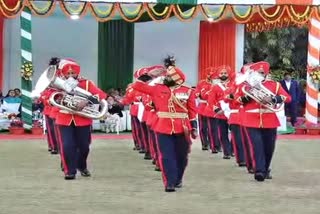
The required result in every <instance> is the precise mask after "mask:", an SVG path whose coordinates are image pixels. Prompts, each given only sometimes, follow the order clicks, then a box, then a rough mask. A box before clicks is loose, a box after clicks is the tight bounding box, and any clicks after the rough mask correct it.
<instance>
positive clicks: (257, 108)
mask: <svg viewBox="0 0 320 214" xmlns="http://www.w3.org/2000/svg"><path fill="white" fill-rule="evenodd" d="M250 69H251V70H253V71H254V72H258V73H259V74H261V76H262V77H263V78H264V80H263V81H262V82H261V83H262V85H263V86H264V87H265V88H266V89H267V90H269V91H271V92H272V93H273V94H274V95H270V96H265V97H264V98H263V99H262V101H261V103H259V102H257V101H255V100H254V99H252V98H250V97H249V96H248V95H246V94H244V93H243V92H242V90H240V92H239V94H238V95H237V96H236V97H237V100H238V101H239V102H240V103H241V104H242V105H243V106H244V109H243V113H242V114H241V120H242V125H243V126H244V127H245V134H246V137H247V138H248V141H249V144H250V146H251V149H252V151H253V153H252V156H253V157H252V159H253V167H254V170H255V173H254V178H255V180H257V181H264V180H265V179H271V174H270V168H269V167H270V164H271V160H272V156H273V152H274V149H275V142H276V137H277V127H278V126H280V123H279V120H278V117H277V115H276V113H275V112H274V111H273V110H271V109H269V108H267V107H266V105H267V103H272V104H274V105H276V104H281V103H284V102H290V100H291V97H290V96H289V95H288V94H287V93H286V91H285V90H284V89H283V88H282V87H281V85H280V83H278V82H275V81H272V80H267V79H266V76H267V75H268V74H269V72H270V65H269V63H268V62H263V61H262V62H257V63H253V64H251V65H250ZM242 87H247V86H242ZM262 90H263V89H262ZM248 93H249V92H248Z"/></svg>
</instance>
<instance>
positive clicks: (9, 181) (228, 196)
mask: <svg viewBox="0 0 320 214" xmlns="http://www.w3.org/2000/svg"><path fill="white" fill-rule="evenodd" d="M319 151H320V142H317V141H304V142H299V141H290V142H289V141H279V143H278V146H277V151H276V154H275V159H274V161H273V177H274V179H273V180H271V181H267V182H264V183H257V182H255V181H254V180H253V178H252V175H249V174H247V173H246V172H245V169H243V168H238V167H236V166H235V164H234V160H223V159H222V157H221V155H212V154H210V153H209V152H203V151H200V145H199V142H195V143H194V145H193V151H192V154H191V157H190V163H189V166H188V169H187V172H186V175H185V182H184V187H183V189H181V190H179V191H178V192H176V193H165V192H164V191H163V186H162V181H161V176H160V173H159V172H155V171H153V165H151V163H150V161H146V160H143V158H142V155H141V154H138V153H137V152H135V151H133V150H132V145H131V142H129V141H127V140H117V141H110V140H109V141H104V140H97V141H94V142H93V146H92V152H91V156H90V160H89V164H90V170H91V172H92V174H93V176H92V177H91V178H89V179H87V178H82V177H80V176H79V177H78V179H77V180H75V181H65V180H64V179H63V175H62V172H61V171H60V170H59V158H58V156H53V155H49V154H48V152H47V151H46V144H45V142H44V141H41V140H35V141H31V140H30V141H23V140H21V141H13V142H8V141H1V143H0V169H1V172H0V213H1V214H2V213H3V214H45V213H50V214H51V213H52V214H53V213H57V214H58V213H59V214H62V213H77V214H100V213H101V214H105V213H111V214H122V213H123V214H130V213H133V214H160V213H163V214H171V213H175V214H180V213H181V214H197V213H199V214H202V213H203V214H206V213H208V214H211V213H213V214H231V213H236V214H242V213H244V214H251V213H252V214H257V213H261V214H271V213H280V214H284V213H288V214H296V213H297V214H308V213H314V214H318V213H320V211H319V210H320V155H319V153H320V152H319Z"/></svg>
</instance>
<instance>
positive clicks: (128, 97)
mask: <svg viewBox="0 0 320 214" xmlns="http://www.w3.org/2000/svg"><path fill="white" fill-rule="evenodd" d="M140 101H141V93H140V92H138V91H137V90H134V89H133V88H132V86H129V87H128V88H127V90H126V94H125V95H124V98H123V99H122V101H121V103H122V104H123V105H131V106H130V115H131V116H134V117H136V116H138V109H139V102H140Z"/></svg>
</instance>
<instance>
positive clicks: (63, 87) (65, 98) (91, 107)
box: [31, 65, 108, 119]
mask: <svg viewBox="0 0 320 214" xmlns="http://www.w3.org/2000/svg"><path fill="white" fill-rule="evenodd" d="M49 86H50V87H52V88H55V89H60V90H58V91H57V92H54V93H53V94H52V95H51V96H50V98H49V102H50V103H51V104H52V105H53V106H56V107H58V108H60V109H61V110H62V111H65V112H67V113H72V114H77V115H80V116H83V117H86V118H90V119H100V118H102V117H103V116H104V115H105V114H106V113H107V111H108V103H107V101H106V100H100V103H99V104H98V103H97V104H95V103H93V102H92V101H90V98H92V97H94V96H93V95H92V94H91V93H90V92H88V91H86V90H84V89H82V88H80V87H78V86H77V83H74V84H73V83H69V82H67V81H65V80H63V79H61V78H60V77H58V76H57V75H56V66H53V65H52V66H49V67H48V68H47V69H46V70H45V71H44V73H43V74H42V75H41V76H40V78H39V80H38V82H37V83H36V86H35V89H34V90H33V91H32V93H31V96H32V97H40V93H41V92H43V91H44V90H45V89H46V88H48V87H49ZM82 101H88V104H87V105H86V106H85V107H84V108H83V109H82V110H81V111H78V110H77V104H78V103H80V102H82ZM100 107H101V108H100ZM99 108H100V110H99Z"/></svg>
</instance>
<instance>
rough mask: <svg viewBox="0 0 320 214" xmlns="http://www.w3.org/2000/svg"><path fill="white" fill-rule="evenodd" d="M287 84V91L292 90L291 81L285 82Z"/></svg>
mask: <svg viewBox="0 0 320 214" xmlns="http://www.w3.org/2000/svg"><path fill="white" fill-rule="evenodd" d="M285 83H286V86H287V89H288V90H290V86H291V81H286V80H285Z"/></svg>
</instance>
